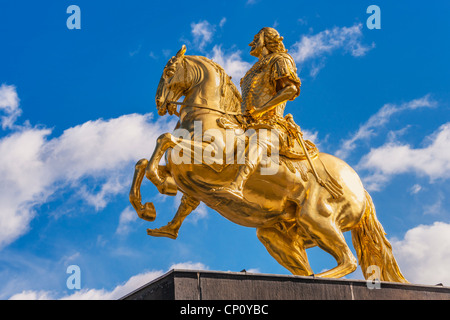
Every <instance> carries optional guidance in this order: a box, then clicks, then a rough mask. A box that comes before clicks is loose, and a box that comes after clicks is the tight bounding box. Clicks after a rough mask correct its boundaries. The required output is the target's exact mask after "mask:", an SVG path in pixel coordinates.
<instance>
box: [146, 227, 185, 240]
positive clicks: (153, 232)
mask: <svg viewBox="0 0 450 320" xmlns="http://www.w3.org/2000/svg"><path fill="white" fill-rule="evenodd" d="M164 229H165V228H164V227H161V228H157V229H147V234H148V235H149V236H153V237H167V238H170V239H174V240H175V239H176V238H177V237H178V234H177V233H175V232H174V231H173V230H164Z"/></svg>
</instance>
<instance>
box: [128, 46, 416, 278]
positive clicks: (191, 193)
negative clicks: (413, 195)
mask: <svg viewBox="0 0 450 320" xmlns="http://www.w3.org/2000/svg"><path fill="white" fill-rule="evenodd" d="M185 51H186V48H185V46H183V47H182V49H181V50H180V51H179V52H178V53H177V54H176V56H174V57H172V58H171V59H170V60H169V62H168V63H167V65H166V66H165V68H164V71H163V74H162V77H161V80H160V83H159V86H158V89H157V94H156V105H157V109H158V114H159V115H161V116H162V115H164V114H166V113H167V112H169V114H177V115H178V116H179V122H178V124H177V127H176V129H175V131H174V132H175V133H174V132H172V133H164V134H162V135H161V136H160V137H159V138H158V139H157V145H156V147H155V150H154V152H153V155H152V157H151V158H150V160H147V159H142V160H140V161H138V163H137V164H136V166H135V174H134V178H133V183H132V186H131V190H130V202H131V203H132V205H133V207H134V208H135V209H136V211H137V214H138V215H139V217H141V218H142V219H145V220H147V221H153V220H154V219H155V217H156V211H155V208H154V206H153V204H152V203H145V204H142V203H141V194H140V185H141V183H142V180H143V177H144V176H146V177H147V178H148V179H149V180H150V181H152V183H153V184H155V186H156V187H157V188H158V190H159V191H160V192H161V193H162V194H167V195H175V194H176V193H177V192H178V191H180V192H182V193H183V197H182V201H181V204H180V207H179V209H178V211H177V213H176V215H175V217H174V218H173V220H172V221H171V222H170V223H169V224H168V225H166V226H164V227H161V228H159V229H148V230H147V232H148V234H149V235H153V236H166V237H170V238H172V239H175V238H176V237H177V234H178V229H179V228H180V226H181V223H182V222H183V219H184V218H185V217H186V216H187V215H188V214H189V213H190V212H192V211H193V210H194V209H195V208H196V207H197V206H198V205H199V203H200V202H203V203H205V204H206V205H207V206H208V207H210V208H212V209H214V210H216V211H217V212H218V213H220V214H221V215H222V216H224V217H225V218H227V219H228V220H230V221H232V222H234V223H237V224H239V225H242V226H246V227H252V228H256V234H257V237H258V239H259V240H260V241H261V242H262V243H263V244H264V246H265V247H266V249H267V250H268V252H269V253H270V254H271V255H272V256H273V257H274V258H275V259H276V260H277V261H278V262H279V263H280V264H281V265H282V266H284V267H285V268H286V269H288V270H289V271H290V272H291V273H292V274H294V275H303V276H306V275H312V274H313V271H312V269H311V267H310V265H309V262H308V258H307V255H306V249H308V248H311V247H314V246H318V247H320V248H321V249H323V250H324V251H326V252H327V253H329V254H331V255H332V256H333V257H334V258H335V259H336V261H337V266H336V267H334V268H332V269H330V270H327V271H325V272H322V273H320V274H317V275H316V276H321V277H331V278H339V277H343V276H345V275H347V274H349V273H351V272H353V271H355V269H356V268H357V263H358V260H359V264H360V265H361V268H362V271H363V274H364V276H365V278H366V279H367V278H369V277H371V276H372V274H371V272H370V270H373V267H372V268H370V267H371V266H377V267H378V268H379V269H378V270H379V279H380V280H381V281H392V282H407V281H406V279H405V278H404V277H403V275H402V273H401V271H400V269H399V267H398V265H397V262H396V261H395V258H394V256H393V253H392V248H391V245H390V243H389V242H388V240H387V238H386V236H385V232H384V230H383V227H382V225H381V224H380V222H379V221H378V220H377V217H376V213H375V208H374V204H373V202H372V199H371V197H370V195H369V194H368V192H367V191H366V190H365V189H364V187H363V185H362V182H361V180H360V178H359V176H358V175H357V173H356V172H355V171H354V170H353V169H352V168H351V167H350V166H349V165H348V164H347V163H345V162H344V161H342V160H341V159H338V158H336V157H334V156H332V155H330V154H326V153H318V154H317V156H316V157H314V158H313V159H312V160H310V161H311V162H313V163H314V164H315V165H316V168H322V169H320V170H319V171H320V172H319V173H320V174H321V175H322V176H323V175H327V174H328V175H329V176H332V177H333V178H334V179H335V181H336V182H337V183H338V184H339V185H340V186H341V188H342V190H341V191H342V194H340V196H339V197H331V196H330V193H329V191H328V190H327V189H326V188H324V187H323V186H322V185H320V184H319V183H318V182H317V180H316V179H315V177H314V175H313V172H312V171H311V170H306V172H303V174H300V172H299V171H298V170H292V166H290V167H289V166H288V165H287V163H288V162H287V161H278V162H277V163H276V165H277V166H278V167H277V170H276V172H275V173H274V174H270V175H268V174H262V170H256V171H255V172H254V173H253V174H252V175H251V176H250V177H249V179H248V181H247V182H246V184H245V188H244V190H243V196H242V197H233V196H226V195H225V196H224V194H223V193H220V192H219V193H216V192H214V190H220V189H221V188H223V187H226V186H227V185H229V184H230V183H231V182H232V181H233V179H234V177H235V176H236V173H237V170H238V168H239V165H237V164H233V163H231V164H229V163H223V162H222V163H220V162H215V163H211V162H209V163H206V162H207V161H206V158H201V157H200V158H198V156H199V154H200V156H201V155H202V153H203V155H204V154H205V152H206V151H207V149H208V148H209V155H210V156H211V154H213V153H214V152H211V148H212V149H213V150H215V151H217V150H223V147H224V146H225V145H226V143H227V142H226V141H225V137H226V135H227V134H229V132H230V130H227V129H225V127H224V125H223V123H222V122H223V121H220V120H223V119H229V120H230V119H231V120H230V122H231V123H233V124H234V125H235V126H238V127H239V123H240V122H239V121H237V120H236V119H237V118H238V117H240V116H241V115H242V112H241V106H240V94H239V92H238V91H237V89H236V87H235V86H234V84H233V83H232V82H231V81H230V79H231V78H230V77H229V76H227V75H226V73H225V72H224V70H223V69H222V68H221V67H220V66H219V65H218V64H216V63H214V62H213V61H211V60H209V59H207V58H205V57H200V56H188V55H185ZM183 96H184V100H183V102H178V101H179V99H180V98H181V97H183ZM177 104H179V105H181V107H180V111H179V112H178V111H177ZM234 120H236V121H234ZM198 124H201V126H199V125H198ZM235 129H236V128H235ZM195 130H199V131H198V132H197V133H199V132H200V133H201V137H202V138H203V141H196V138H195V134H194V131H195ZM231 131H232V132H235V135H234V136H233V137H232V138H233V139H235V138H236V139H239V137H242V136H243V135H242V130H239V128H237V129H236V130H231ZM239 131H241V132H239ZM180 132H183V135H182V136H180ZM211 132H213V133H214V137H213V138H211ZM208 135H209V138H205V137H208ZM227 138H229V136H227ZM197 140H198V139H197ZM205 141H207V142H206V143H205ZM180 146H182V148H180ZM183 146H184V147H183ZM180 150H183V152H186V151H190V150H197V153H195V152H193V154H194V153H195V155H192V154H191V155H187V157H186V158H184V159H185V160H186V159H190V160H192V159H194V160H195V159H197V160H199V159H200V161H181V162H180V155H179V153H180ZM175 153H176V154H175ZM164 155H165V156H166V165H160V161H161V159H162V158H163V157H164ZM185 156H186V155H185ZM196 157H197V158H196ZM279 157H280V158H282V157H283V156H282V155H280V156H279ZM297 161H299V163H298V164H301V165H303V168H308V166H309V164H308V163H307V162H306V161H305V160H297ZM320 164H322V165H320ZM263 165H264V164H263V163H261V164H259V166H263ZM265 165H266V166H267V163H266V164H265ZM297 167H299V166H297ZM261 169H262V168H261ZM346 231H351V233H352V242H353V246H354V248H355V250H356V253H357V257H358V260H357V259H356V258H355V257H354V255H353V254H352V252H351V250H350V248H349V246H348V245H347V243H346V241H345V238H344V235H343V232H346Z"/></svg>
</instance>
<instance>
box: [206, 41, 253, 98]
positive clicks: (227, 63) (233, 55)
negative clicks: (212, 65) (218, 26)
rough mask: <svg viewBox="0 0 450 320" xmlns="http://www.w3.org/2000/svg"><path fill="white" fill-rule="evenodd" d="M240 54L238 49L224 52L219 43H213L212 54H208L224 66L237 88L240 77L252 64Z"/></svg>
mask: <svg viewBox="0 0 450 320" xmlns="http://www.w3.org/2000/svg"><path fill="white" fill-rule="evenodd" d="M241 54H242V53H241V51H240V50H237V51H232V52H227V53H225V52H224V51H223V50H222V47H221V46H220V45H215V46H214V48H213V50H212V54H211V55H210V56H209V58H211V59H212V60H213V61H214V62H216V63H218V64H219V65H221V66H222V67H223V68H224V70H225V72H226V73H227V74H228V75H229V76H231V78H232V80H233V82H234V84H235V85H236V87H237V88H238V89H239V90H240V81H241V78H242V77H243V76H244V75H245V73H246V72H247V71H248V70H249V69H250V68H251V66H252V65H251V64H250V63H248V62H246V61H244V60H242V58H241Z"/></svg>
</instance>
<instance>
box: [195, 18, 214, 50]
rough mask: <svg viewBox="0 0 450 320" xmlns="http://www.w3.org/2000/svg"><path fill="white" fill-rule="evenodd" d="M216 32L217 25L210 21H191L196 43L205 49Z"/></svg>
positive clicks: (201, 48)
mask: <svg viewBox="0 0 450 320" xmlns="http://www.w3.org/2000/svg"><path fill="white" fill-rule="evenodd" d="M214 32H215V27H214V26H213V25H211V24H210V23H209V22H208V21H206V20H204V21H200V22H198V23H194V22H192V23H191V33H192V35H193V37H194V44H195V45H196V46H197V47H198V48H199V49H200V50H203V49H204V47H205V46H206V45H207V44H208V43H210V42H211V41H212V38H213V35H214Z"/></svg>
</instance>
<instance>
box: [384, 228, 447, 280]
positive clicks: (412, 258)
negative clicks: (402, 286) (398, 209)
mask: <svg viewBox="0 0 450 320" xmlns="http://www.w3.org/2000/svg"><path fill="white" fill-rule="evenodd" d="M390 241H391V244H392V248H393V250H394V256H395V258H396V260H397V262H398V264H399V266H400V269H401V270H402V272H403V274H404V275H405V277H406V279H407V280H408V281H410V282H412V283H415V284H429V285H435V284H437V283H443V284H444V285H446V286H448V285H450V273H449V270H450V255H449V252H450V224H448V223H444V222H435V223H434V224H432V225H419V226H417V227H415V228H413V229H410V230H408V232H406V234H405V236H404V238H403V239H401V240H398V239H393V240H390Z"/></svg>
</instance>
